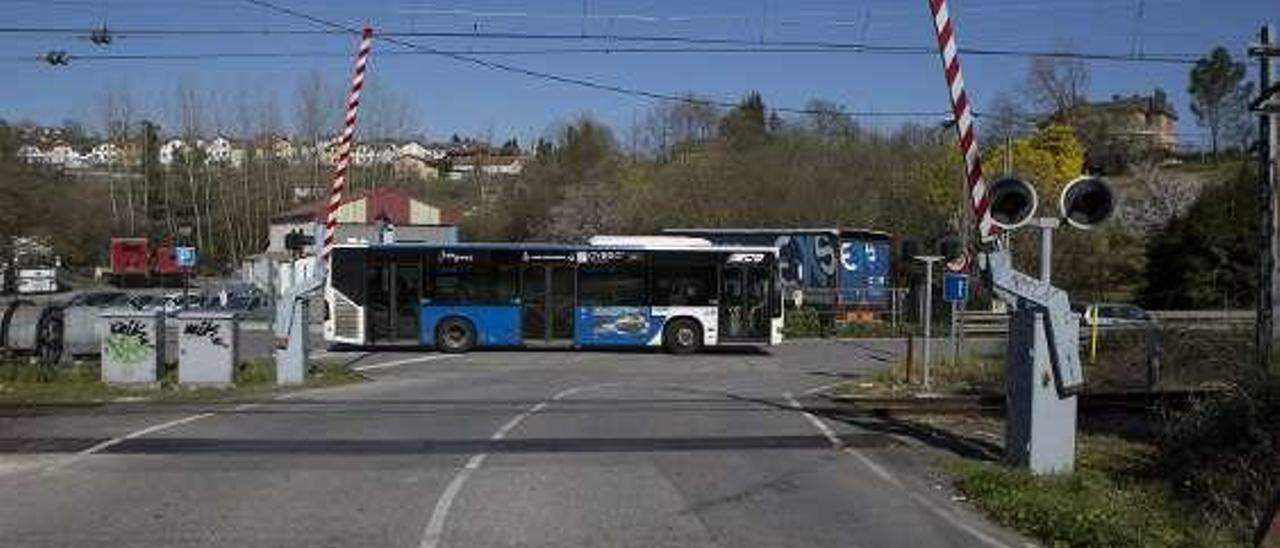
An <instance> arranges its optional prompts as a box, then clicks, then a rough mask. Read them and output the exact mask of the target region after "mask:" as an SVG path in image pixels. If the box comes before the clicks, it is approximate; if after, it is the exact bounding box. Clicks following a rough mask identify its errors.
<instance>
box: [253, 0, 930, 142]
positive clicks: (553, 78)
mask: <svg viewBox="0 0 1280 548" xmlns="http://www.w3.org/2000/svg"><path fill="white" fill-rule="evenodd" d="M244 1H245V2H248V3H249V4H253V5H255V6H258V7H261V8H264V9H267V10H269V11H272V12H275V13H278V14H284V15H288V16H291V17H294V18H298V19H302V20H305V21H308V22H311V23H313V24H315V25H319V26H321V27H324V28H329V29H334V30H341V31H345V32H346V33H347V34H352V35H359V34H360V30H359V29H356V28H355V27H350V26H347V25H343V24H341V23H337V22H334V21H330V20H327V19H323V18H320V17H316V16H314V15H311V14H308V13H305V12H302V11H298V10H296V9H293V8H289V7H285V6H281V5H278V4H274V3H272V2H268V1H266V0H244ZM377 36H378V37H379V39H380V40H382V41H383V42H387V43H389V44H394V45H397V46H400V47H404V48H409V49H411V50H415V51H422V52H428V53H432V54H434V55H439V56H442V57H447V58H449V59H454V60H456V61H459V62H463V63H467V64H471V65H475V66H478V67H482V68H486V69H490V70H495V71H500V72H508V73H512V74H520V75H524V76H528V77H530V78H536V79H540V80H546V81H550V82H558V83H562V84H568V85H574V86H578V87H584V88H588V89H595V90H599V91H607V92H611V93H616V94H620V95H630V96H635V97H644V98H648V99H652V100H658V101H668V102H676V103H686V104H702V105H710V106H718V107H724V108H734V107H737V106H738V103H736V102H732V101H722V100H715V99H707V98H701V97H694V96H690V95H676V94H673V93H666V92H659V91H652V90H646V89H639V88H632V87H627V86H622V85H618V84H610V83H605V82H599V81H596V80H589V79H586V78H581V77H577V76H566V75H563V74H556V73H552V72H546V71H541V70H535V69H530V68H525V67H521V66H517V65H512V64H508V63H502V62H498V61H491V60H488V59H481V58H478V57H474V56H471V55H466V54H462V53H456V52H451V51H445V50H440V49H437V48H432V47H429V46H424V45H422V44H418V43H415V42H410V41H407V40H404V39H402V38H397V37H394V36H386V35H382V34H378V35H377ZM770 110H772V111H774V112H784V113H788V114H808V115H812V114H828V113H829V112H827V111H822V110H813V109H804V108H791V107H773V108H771V109H770ZM843 114H848V115H856V116H882V117H888V116H938V117H940V116H942V115H943V114H944V113H942V112H933V113H923V112H911V113H900V112H892V111H871V112H864V113H850V112H843Z"/></svg>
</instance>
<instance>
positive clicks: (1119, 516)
mask: <svg viewBox="0 0 1280 548" xmlns="http://www.w3.org/2000/svg"><path fill="white" fill-rule="evenodd" d="M1277 416H1280V402H1278V401H1277V400H1276V399H1275V397H1274V389H1270V390H1268V389H1266V388H1258V389H1253V390H1240V391H1237V392H1234V393H1228V394H1219V395H1214V396H1210V397H1206V398H1205V399H1204V400H1203V401H1201V402H1199V403H1198V404H1196V405H1194V406H1192V408H1191V409H1189V410H1183V411H1178V412H1173V411H1168V412H1166V413H1165V414H1164V416H1163V417H1162V418H1161V419H1160V420H1159V422H1158V425H1157V426H1156V428H1155V433H1153V434H1152V437H1150V438H1142V439H1143V440H1144V441H1142V442H1136V441H1131V440H1129V439H1124V438H1120V437H1116V436H1110V435H1098V434H1082V435H1081V436H1080V437H1079V438H1078V440H1079V446H1078V452H1077V461H1076V467H1077V471H1076V473H1075V474H1073V475H1070V476H1056V477H1055V476H1034V475H1031V474H1030V473H1028V472H1025V471H1022V470H1015V469H1011V468H1008V467H1004V466H1000V465H997V464H993V463H989V462H978V461H964V460H958V459H957V460H956V461H953V462H950V463H948V468H950V469H951V471H952V472H953V473H954V475H955V476H956V484H957V486H958V487H959V488H960V490H961V491H963V492H964V493H965V494H967V495H968V496H969V497H970V498H972V499H973V500H974V502H975V503H976V504H977V505H978V506H979V507H980V508H982V509H983V510H985V511H986V512H987V513H989V514H990V515H991V516H992V517H993V518H994V519H995V520H996V521H999V522H1001V523H1003V524H1005V525H1008V526H1010V527H1013V528H1015V529H1017V530H1019V531H1022V532H1024V533H1026V534H1028V535H1031V536H1034V537H1035V538H1037V539H1038V540H1040V541H1042V542H1044V543H1045V544H1046V545H1048V546H1065V547H1083V548H1093V547H1098V548H1101V547H1108V548H1110V547H1129V546H1132V547H1141V548H1145V547H1157V546H1159V547H1179V548H1180V547H1192V546H1197V547H1198V546H1220V547H1245V546H1253V545H1255V543H1257V542H1258V540H1259V538H1258V537H1259V536H1260V534H1261V531H1262V530H1263V528H1265V526H1266V525H1267V524H1268V523H1270V520H1271V519H1272V514H1271V512H1273V511H1274V505H1275V504H1276V501H1277V497H1280V425H1277V421H1276V420H1275V417H1277ZM961 428H963V424H959V423H958V424H955V425H951V426H949V427H947V429H948V430H952V431H956V430H957V429H961ZM997 428H998V426H997ZM960 433H961V434H962V435H963V432H960Z"/></svg>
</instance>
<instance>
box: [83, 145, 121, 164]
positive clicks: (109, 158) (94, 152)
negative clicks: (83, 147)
mask: <svg viewBox="0 0 1280 548" xmlns="http://www.w3.org/2000/svg"><path fill="white" fill-rule="evenodd" d="M85 160H86V161H88V162H89V164H91V165H95V166H111V165H115V164H116V163H118V162H119V161H120V149H119V148H117V147H116V144H115V143H111V142H107V143H98V144H97V145H94V147H93V149H91V150H90V151H89V153H88V154H86V155H85Z"/></svg>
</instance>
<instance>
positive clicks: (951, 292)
mask: <svg viewBox="0 0 1280 548" xmlns="http://www.w3.org/2000/svg"><path fill="white" fill-rule="evenodd" d="M942 298H943V299H945V300H946V301H947V302H952V303H962V302H965V301H967V300H969V275H968V274H960V273H957V272H948V273H946V274H943V276H942Z"/></svg>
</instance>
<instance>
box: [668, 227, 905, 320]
mask: <svg viewBox="0 0 1280 548" xmlns="http://www.w3.org/2000/svg"><path fill="white" fill-rule="evenodd" d="M663 233H664V234H670V235H678V236H691V237H697V238H703V239H706V240H709V241H710V242H712V243H714V244H717V245H751V246H770V247H777V248H778V260H779V266H780V268H781V269H782V281H783V289H784V295H786V296H787V298H788V301H790V302H795V301H797V300H798V301H800V304H802V305H804V306H812V307H815V308H818V309H821V310H828V311H835V312H847V311H868V312H880V311H886V310H888V309H889V306H890V298H891V295H890V291H889V287H890V281H891V280H890V264H891V262H890V261H891V257H890V236H889V234H887V233H885V232H880V231H875V230H861V229H842V228H669V229H664V230H663Z"/></svg>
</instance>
